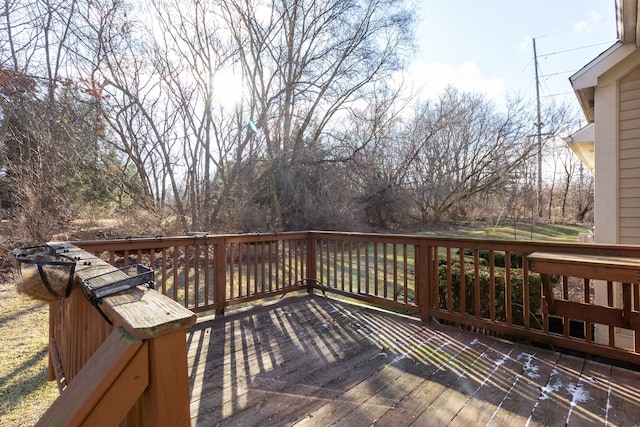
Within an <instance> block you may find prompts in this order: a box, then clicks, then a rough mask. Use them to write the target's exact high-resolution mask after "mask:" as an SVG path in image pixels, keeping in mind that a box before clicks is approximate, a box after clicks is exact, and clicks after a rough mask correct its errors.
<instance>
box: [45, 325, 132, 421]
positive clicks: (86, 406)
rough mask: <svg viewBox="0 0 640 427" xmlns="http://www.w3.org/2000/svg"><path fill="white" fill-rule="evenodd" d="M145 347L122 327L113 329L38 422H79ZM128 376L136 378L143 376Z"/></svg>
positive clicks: (96, 404)
mask: <svg viewBox="0 0 640 427" xmlns="http://www.w3.org/2000/svg"><path fill="white" fill-rule="evenodd" d="M143 347H144V343H143V342H142V341H139V340H134V339H132V338H131V337H129V336H128V335H127V334H126V333H124V331H123V330H121V329H116V330H114V331H113V332H112V333H111V335H110V336H109V338H107V340H106V341H105V342H104V343H103V344H102V346H100V348H99V349H98V351H97V352H96V353H95V354H94V355H93V356H92V357H91V358H90V359H89V361H88V362H87V363H86V364H85V365H84V366H83V368H82V369H81V370H80V372H78V375H77V376H76V378H75V379H74V381H72V382H70V383H69V385H68V387H67V389H66V390H65V392H64V393H63V394H61V395H60V397H58V399H56V401H55V402H54V403H53V404H52V405H51V406H50V407H49V409H48V410H47V411H46V412H45V413H44V415H43V416H42V417H41V418H40V420H39V421H38V424H37V425H41V426H47V425H65V426H73V425H80V424H81V423H82V422H83V420H84V419H85V418H86V417H87V416H88V415H89V414H90V413H91V411H92V410H93V409H94V408H95V407H96V406H98V404H99V403H100V399H101V398H102V397H103V396H104V395H105V394H106V393H107V392H108V391H109V389H110V387H111V385H112V384H113V383H114V382H115V381H116V380H117V379H118V377H119V376H120V375H121V374H122V373H123V372H124V371H125V370H126V367H127V366H128V364H129V363H130V362H131V361H132V360H133V359H134V357H135V356H136V354H137V353H138V351H139V350H141V349H142V348H143ZM129 380H130V381H132V382H137V381H139V380H140V381H143V380H144V378H143V377H137V378H129ZM137 397H138V396H136V398H137ZM124 414H126V411H124V412H123V416H124Z"/></svg>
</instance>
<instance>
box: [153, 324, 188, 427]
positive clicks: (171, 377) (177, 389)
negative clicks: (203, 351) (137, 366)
mask: <svg viewBox="0 0 640 427" xmlns="http://www.w3.org/2000/svg"><path fill="white" fill-rule="evenodd" d="M148 342H149V345H148V347H149V386H148V387H147V389H146V390H145V391H144V393H143V394H142V411H143V416H142V421H143V425H144V426H150V427H151V426H186V425H188V424H189V419H190V411H189V405H190V401H189V378H188V370H189V367H188V365H187V342H186V339H185V330H184V329H181V330H177V331H173V332H170V333H168V334H165V335H160V336H158V337H156V338H153V339H150V340H149V341H148Z"/></svg>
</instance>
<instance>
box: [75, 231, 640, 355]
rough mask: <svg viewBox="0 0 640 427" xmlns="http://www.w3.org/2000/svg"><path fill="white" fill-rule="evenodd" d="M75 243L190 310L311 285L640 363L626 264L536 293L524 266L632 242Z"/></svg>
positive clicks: (634, 292)
mask: <svg viewBox="0 0 640 427" xmlns="http://www.w3.org/2000/svg"><path fill="white" fill-rule="evenodd" d="M77 245H79V246H81V247H82V248H83V249H85V250H86V251H88V252H90V253H92V254H95V255H96V256H98V257H101V258H102V259H104V260H106V261H108V262H109V263H111V264H113V265H127V264H130V263H142V264H145V265H148V266H150V267H152V268H153V269H154V271H155V279H156V283H157V289H158V291H159V292H161V293H163V294H165V295H167V296H168V297H170V298H172V299H174V300H175V301H177V302H179V303H180V304H182V305H183V306H184V307H186V308H188V309H190V310H193V311H196V312H201V311H209V310H211V311H214V312H216V313H223V312H224V310H225V309H226V307H229V306H232V305H234V304H239V303H245V302H248V301H253V300H257V299H262V298H270V297H276V296H279V295H283V294H286V293H288V292H292V291H299V290H307V291H309V292H312V291H313V290H314V289H319V290H322V291H324V292H327V291H330V292H335V293H338V294H341V295H344V296H348V297H352V298H357V299H361V300H365V301H367V302H369V303H372V304H376V305H378V306H380V307H384V308H388V309H393V310H401V311H403V312H406V313H416V314H418V315H420V317H421V318H422V319H423V320H425V321H428V320H431V319H438V320H439V321H444V322H450V323H455V324H458V325H463V326H467V327H472V328H476V329H481V330H484V331H493V332H496V333H500V334H505V335H509V336H517V337H522V338H527V339H531V340H534V341H537V342H541V343H547V344H549V345H554V346H560V347H564V348H568V349H572V350H577V351H582V352H587V353H591V354H595V355H599V356H605V357H610V358H614V359H619V360H622V361H626V362H632V363H636V364H640V352H639V347H638V346H639V344H638V330H639V325H640V320H639V319H640V316H639V312H638V310H639V308H640V301H639V292H638V282H640V276H639V275H638V273H637V272H636V270H634V268H635V267H633V266H632V264H633V263H631V264H629V265H627V267H625V268H627V269H631V270H630V271H632V273H633V274H635V276H633V274H632V276H633V277H638V279H636V280H633V281H632V283H628V284H624V283H622V284H621V283H617V282H615V280H617V279H616V277H618V276H617V275H616V274H610V276H608V275H607V274H606V273H605V275H604V276H602V274H601V273H602V271H601V270H600V269H599V268H598V267H597V266H596V265H595V264H590V263H589V262H585V263H584V265H583V268H581V269H579V270H578V271H579V273H576V270H571V271H572V274H580V275H581V276H577V277H570V276H568V275H567V276H563V275H557V274H556V273H551V274H548V275H546V276H547V277H548V278H550V283H551V285H550V287H549V288H548V289H547V294H546V295H545V290H544V289H543V288H544V287H543V286H542V285H541V284H542V280H541V277H540V274H539V273H543V275H545V272H544V271H532V270H531V269H530V264H531V263H530V261H529V256H530V255H531V254H533V253H540V252H544V253H547V254H578V255H588V256H591V257H618V258H623V259H628V260H634V259H640V247H636V246H625V245H597V244H581V243H575V244H570V243H544V242H513V241H502V240H476V239H457V238H433V237H425V236H417V235H380V234H361V233H331V232H299V233H280V234H245V235H214V236H212V235H195V236H186V237H170V238H165V237H158V238H142V239H122V240H110V241H85V242H77ZM534 257H535V256H534ZM594 259H595V258H594ZM612 268H613V270H609V272H612V271H614V270H615V268H616V267H615V266H614V267H612ZM637 271H640V266H638V270H637ZM463 272H464V273H463ZM554 274H555V275H554ZM625 277H626V276H625ZM553 283H555V284H553ZM596 287H599V289H601V290H602V294H603V295H607V297H606V298H604V300H603V301H597V302H598V304H599V305H600V306H601V307H606V309H605V310H602V309H599V308H597V306H596V301H594V296H593V294H594V290H595V289H596ZM549 292H553V296H554V298H553V299H552V300H550V297H551V296H552V295H549ZM549 301H565V302H566V303H567V304H568V305H567V304H564V303H562V302H561V303H559V304H554V305H553V309H552V310H550V309H549V304H548V302H549ZM556 306H557V307H559V309H556ZM591 311H592V312H596V313H599V315H600V314H603V316H602V318H600V317H598V318H594V316H593V315H590V314H589V313H590V312H591Z"/></svg>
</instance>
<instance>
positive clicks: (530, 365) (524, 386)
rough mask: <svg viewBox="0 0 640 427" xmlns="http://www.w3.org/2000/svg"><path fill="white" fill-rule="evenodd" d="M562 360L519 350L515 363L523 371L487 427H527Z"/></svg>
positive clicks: (542, 352) (536, 351)
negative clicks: (559, 361) (514, 426)
mask: <svg viewBox="0 0 640 427" xmlns="http://www.w3.org/2000/svg"><path fill="white" fill-rule="evenodd" d="M559 358H560V353H556V352H555V351H551V350H545V349H540V348H533V347H526V346H519V348H518V353H517V355H516V356H515V359H516V361H517V362H518V363H519V364H520V370H519V371H517V375H516V377H515V379H514V381H513V383H512V384H511V386H510V388H509V390H508V391H507V393H505V394H504V395H503V397H502V401H501V402H500V404H499V405H498V406H497V408H495V410H493V411H492V413H491V414H490V419H489V421H488V423H487V425H491V426H513V425H525V424H526V422H527V421H528V420H529V417H530V416H531V413H532V412H533V411H534V409H535V407H536V405H537V404H538V402H539V400H540V397H541V396H542V392H543V390H544V387H545V386H546V385H547V382H548V381H549V376H550V375H551V373H552V372H553V370H554V369H555V366H556V363H557V361H558V359H559ZM485 416H486V415H485Z"/></svg>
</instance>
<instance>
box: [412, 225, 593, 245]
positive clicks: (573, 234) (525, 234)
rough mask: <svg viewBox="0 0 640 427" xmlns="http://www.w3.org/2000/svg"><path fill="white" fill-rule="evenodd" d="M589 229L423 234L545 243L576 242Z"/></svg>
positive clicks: (563, 227) (548, 227)
mask: <svg viewBox="0 0 640 427" xmlns="http://www.w3.org/2000/svg"><path fill="white" fill-rule="evenodd" d="M590 231H591V229H589V228H586V227H582V226H578V225H562V224H533V225H527V224H522V223H521V224H517V225H499V226H490V225H487V226H483V227H473V228H469V227H460V228H452V229H446V230H437V231H430V232H427V233H424V234H426V235H429V236H438V237H446V236H449V237H465V238H474V239H498V240H505V239H506V240H540V241H546V242H577V241H578V233H588V232H590Z"/></svg>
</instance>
